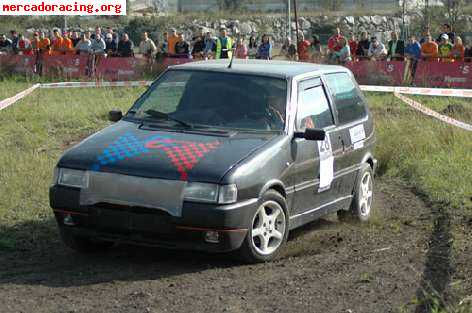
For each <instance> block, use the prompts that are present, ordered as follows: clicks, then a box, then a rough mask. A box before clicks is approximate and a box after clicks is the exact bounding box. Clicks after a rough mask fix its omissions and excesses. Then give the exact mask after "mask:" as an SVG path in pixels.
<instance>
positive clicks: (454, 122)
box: [394, 92, 472, 131]
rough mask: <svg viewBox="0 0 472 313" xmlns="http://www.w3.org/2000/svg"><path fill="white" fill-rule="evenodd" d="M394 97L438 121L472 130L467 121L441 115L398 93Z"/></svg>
mask: <svg viewBox="0 0 472 313" xmlns="http://www.w3.org/2000/svg"><path fill="white" fill-rule="evenodd" d="M394 95H395V97H397V98H398V99H400V100H402V101H403V102H405V103H406V104H408V105H409V106H410V107H412V108H413V109H415V110H418V111H420V112H421V113H423V114H426V115H428V116H431V117H434V118H436V119H438V120H440V121H443V122H445V123H447V124H449V125H454V126H457V127H460V128H462V129H465V130H468V131H472V125H470V124H467V123H464V122H461V121H458V120H456V119H453V118H452V117H449V116H446V115H442V114H439V113H438V112H436V111H433V110H431V109H430V108H427V107H425V106H424V105H422V104H421V103H419V102H417V101H415V100H413V99H410V98H408V97H406V96H404V95H402V94H400V93H397V92H396V93H394Z"/></svg>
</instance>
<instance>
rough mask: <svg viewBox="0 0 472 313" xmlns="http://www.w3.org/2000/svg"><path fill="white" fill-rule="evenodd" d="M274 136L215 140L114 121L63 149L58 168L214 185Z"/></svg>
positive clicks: (208, 135)
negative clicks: (70, 146) (74, 144)
mask: <svg viewBox="0 0 472 313" xmlns="http://www.w3.org/2000/svg"><path fill="white" fill-rule="evenodd" d="M274 136H277V135H274V134H269V135H266V134H257V136H256V135H251V134H249V135H248V134H242V133H237V134H235V135H233V136H219V135H214V134H212V133H196V132H195V133H194V132H174V131H165V130H154V129H143V128H141V127H140V125H139V124H136V123H133V122H128V121H120V122H118V123H116V124H114V125H111V126H109V127H107V128H105V129H104V130H102V131H100V132H98V133H96V134H94V135H92V136H90V137H89V138H87V139H85V140H84V141H82V142H81V143H80V144H78V145H77V146H75V147H73V148H71V149H70V150H68V151H66V152H65V153H64V155H63V156H62V157H61V159H60V160H59V163H58V166H59V167H67V168H73V169H81V170H90V171H97V172H111V173H119V174H124V175H131V176H140V177H148V178H162V179H172V180H184V181H200V182H212V183H217V182H220V181H221V179H222V178H223V177H224V175H225V174H226V173H227V172H228V171H229V170H230V169H231V168H232V167H233V166H235V165H236V164H237V163H238V162H240V161H241V160H243V159H245V158H246V157H248V156H249V155H250V154H251V153H253V152H254V151H256V150H257V149H259V148H260V147H262V146H263V145H264V144H265V143H267V142H268V141H269V140H270V139H271V138H273V137H274Z"/></svg>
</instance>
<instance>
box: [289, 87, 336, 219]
mask: <svg viewBox="0 0 472 313" xmlns="http://www.w3.org/2000/svg"><path fill="white" fill-rule="evenodd" d="M306 128H317V129H324V130H325V131H326V140H325V141H324V142H316V141H308V140H306V139H303V138H294V139H293V141H292V155H293V156H294V159H295V166H294V171H295V173H294V177H295V201H294V206H293V210H292V214H293V215H295V216H296V215H300V214H304V213H306V212H312V211H316V210H317V209H319V208H322V207H323V206H324V205H326V204H327V203H330V202H332V201H334V200H335V199H336V198H337V194H338V189H339V181H338V180H337V178H336V172H337V171H338V170H339V168H338V165H337V163H338V162H337V157H338V155H339V153H342V150H343V146H342V142H341V137H340V136H339V133H338V131H337V130H336V127H335V122H334V118H333V113H332V109H331V107H330V103H329V101H328V97H327V93H326V90H325V88H324V86H323V84H322V81H321V79H319V78H312V79H308V80H304V81H301V82H300V83H299V85H298V105H297V116H296V122H295V130H296V131H298V132H303V131H304V130H305V129H306ZM320 157H321V158H320ZM320 165H321V166H320Z"/></svg>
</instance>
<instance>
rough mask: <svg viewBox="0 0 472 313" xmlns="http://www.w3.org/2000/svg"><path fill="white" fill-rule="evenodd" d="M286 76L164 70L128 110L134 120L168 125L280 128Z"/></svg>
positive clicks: (282, 122)
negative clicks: (280, 77)
mask: <svg viewBox="0 0 472 313" xmlns="http://www.w3.org/2000/svg"><path fill="white" fill-rule="evenodd" d="M286 99H287V81H286V80H284V79H277V78H270V77H263V76H254V75H240V74H228V73H218V72H205V71H176V70H174V71H168V72H166V73H165V74H164V75H163V76H162V77H161V78H160V79H159V80H158V81H157V82H156V83H155V84H153V86H151V88H150V89H149V90H148V91H147V92H146V93H145V94H144V95H143V97H141V98H140V99H139V100H138V101H137V102H136V103H135V105H134V106H133V108H132V109H131V110H130V111H129V112H128V116H129V117H132V118H134V119H141V120H145V121H148V120H149V121H152V123H153V124H155V123H157V124H158V123H166V124H169V123H171V124H172V126H175V127H182V126H183V125H184V126H185V125H187V126H190V127H199V126H200V127H208V128H223V129H235V130H259V131H261V130H262V131H281V130H283V129H284V124H285V108H286Z"/></svg>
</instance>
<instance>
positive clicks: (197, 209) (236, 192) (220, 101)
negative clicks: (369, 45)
mask: <svg viewBox="0 0 472 313" xmlns="http://www.w3.org/2000/svg"><path fill="white" fill-rule="evenodd" d="M110 119H111V120H112V121H114V122H116V123H115V124H113V125H111V126H109V127H107V128H105V129H104V130H102V131H100V132H98V133H96V134H94V135H92V136H90V137H89V138H87V139H85V140H84V141H83V142H81V143H80V144H78V145H77V146H75V147H73V148H72V149H70V150H68V151H67V152H65V153H64V155H63V156H62V157H61V159H60V160H59V162H58V164H57V168H56V169H55V175H54V182H53V185H52V186H51V188H50V203H51V207H52V209H53V210H54V214H55V216H56V219H57V223H58V225H59V229H60V233H61V236H62V238H63V240H64V242H65V244H66V245H68V246H69V247H71V248H73V249H75V250H78V251H83V252H86V251H93V250H96V249H102V248H104V247H106V246H110V245H112V244H113V243H115V242H127V243H136V244H146V245H155V246H161V247H167V248H180V249H196V250H205V251H213V252H227V251H233V250H238V251H239V252H240V254H241V255H242V256H243V257H245V258H246V259H248V260H250V261H267V260H270V259H272V258H274V257H275V256H276V255H277V253H278V252H279V250H280V249H281V247H282V246H283V245H284V243H285V241H286V240H287V236H288V233H289V231H290V230H292V229H294V228H296V227H299V226H301V225H303V224H305V223H307V222H310V221H312V220H314V219H316V218H318V217H320V216H321V215H324V214H327V213H330V212H335V211H337V212H338V215H339V216H340V217H346V216H353V217H356V218H357V219H359V220H362V221H365V220H368V219H369V217H370V214H371V204H372V199H373V171H374V169H375V165H376V159H375V158H374V156H373V152H372V150H373V146H374V141H375V138H374V130H373V123H372V117H371V115H370V114H369V111H368V108H367V105H366V101H365V99H364V97H363V95H362V93H361V92H360V90H359V87H358V85H357V84H356V82H355V80H354V77H353V75H352V73H351V72H349V70H347V69H346V68H344V67H338V66H321V65H313V64H308V63H293V62H281V61H276V62H267V61H252V60H251V61H250V60H241V61H235V62H234V64H233V65H232V67H231V68H228V64H227V63H226V62H224V61H210V62H196V63H191V64H185V65H179V66H175V67H171V68H169V69H168V70H167V71H166V72H165V73H164V74H163V75H161V76H160V77H159V78H158V79H157V80H156V81H155V82H154V83H153V84H152V86H151V87H150V88H149V89H148V90H147V91H146V92H145V93H144V94H143V95H142V96H141V97H140V98H139V99H138V100H137V101H136V102H135V104H134V105H133V106H132V107H131V109H130V110H129V111H128V112H127V113H126V114H125V115H122V113H121V112H119V111H112V112H110Z"/></svg>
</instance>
